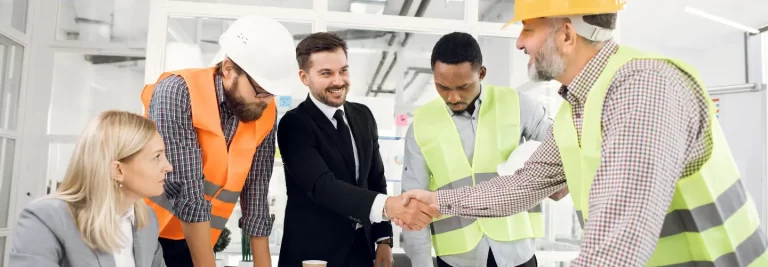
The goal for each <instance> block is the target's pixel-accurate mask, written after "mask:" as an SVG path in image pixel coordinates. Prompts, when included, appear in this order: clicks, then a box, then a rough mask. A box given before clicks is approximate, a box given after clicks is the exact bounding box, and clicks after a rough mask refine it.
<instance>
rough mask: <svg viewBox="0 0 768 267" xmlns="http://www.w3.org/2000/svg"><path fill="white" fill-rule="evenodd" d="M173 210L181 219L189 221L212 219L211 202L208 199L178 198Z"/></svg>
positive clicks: (196, 221) (197, 221)
mask: <svg viewBox="0 0 768 267" xmlns="http://www.w3.org/2000/svg"><path fill="white" fill-rule="evenodd" d="M173 211H174V214H175V215H176V217H178V218H179V220H181V221H183V222H187V223H199V222H206V221H210V220H211V203H210V202H208V201H207V200H202V201H198V200H186V201H185V200H176V201H173Z"/></svg>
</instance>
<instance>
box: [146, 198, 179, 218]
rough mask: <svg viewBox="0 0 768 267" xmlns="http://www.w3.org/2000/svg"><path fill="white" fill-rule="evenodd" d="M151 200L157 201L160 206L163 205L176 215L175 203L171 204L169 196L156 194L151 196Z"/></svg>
mask: <svg viewBox="0 0 768 267" xmlns="http://www.w3.org/2000/svg"><path fill="white" fill-rule="evenodd" d="M149 200H151V201H152V202H155V204H157V205H159V206H160V207H162V208H163V209H165V210H167V211H168V212H170V213H171V214H173V215H174V216H175V215H176V214H175V213H174V212H173V204H171V201H170V200H168V198H167V197H165V194H161V195H159V196H156V197H150V198H149Z"/></svg>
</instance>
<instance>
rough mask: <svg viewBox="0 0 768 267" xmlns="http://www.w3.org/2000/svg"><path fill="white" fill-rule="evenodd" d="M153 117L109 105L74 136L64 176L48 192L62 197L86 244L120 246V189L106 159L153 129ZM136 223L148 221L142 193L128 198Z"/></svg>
mask: <svg viewBox="0 0 768 267" xmlns="http://www.w3.org/2000/svg"><path fill="white" fill-rule="evenodd" d="M156 132H157V128H156V126H155V123H154V122H152V121H151V120H149V119H147V118H144V117H142V116H140V115H137V114H134V113H130V112H126V111H116V110H110V111H105V112H103V113H101V114H99V116H98V117H97V118H95V119H94V120H92V121H91V122H90V124H89V125H88V128H86V129H85V132H84V133H83V135H82V136H81V137H80V140H79V141H78V142H77V145H76V146H75V150H74V152H73V154H72V159H71V160H70V162H69V166H68V168H67V173H66V174H65V176H64V181H63V182H62V184H61V186H60V187H59V190H58V192H57V193H55V194H53V195H51V196H50V197H53V198H58V199H61V200H63V201H65V202H67V203H68V206H69V210H70V212H72V217H73V218H74V219H75V224H76V225H77V229H78V230H80V235H81V236H82V238H83V241H84V242H85V244H86V245H88V247H90V248H91V249H94V250H98V251H101V252H104V253H111V252H114V251H117V250H118V249H120V248H122V247H124V245H125V244H124V243H125V241H126V237H124V236H122V235H121V234H120V233H121V231H120V224H119V218H120V217H122V214H120V213H119V212H118V210H117V207H118V204H120V203H122V202H123V201H124V198H125V196H124V194H123V192H122V190H120V187H119V186H118V184H117V182H116V181H115V180H114V179H113V178H112V173H111V167H110V166H111V164H112V162H114V161H122V162H124V161H126V160H128V159H130V158H131V156H133V155H135V154H136V153H138V152H139V151H141V149H142V148H144V145H146V144H147V143H148V142H149V140H150V139H151V138H152V137H153V136H154V135H155V133H156ZM134 212H135V220H136V221H135V225H136V229H141V228H143V227H144V226H145V225H147V223H148V221H149V214H148V212H149V208H148V207H147V206H146V205H145V204H144V200H143V199H139V200H138V201H136V203H134Z"/></svg>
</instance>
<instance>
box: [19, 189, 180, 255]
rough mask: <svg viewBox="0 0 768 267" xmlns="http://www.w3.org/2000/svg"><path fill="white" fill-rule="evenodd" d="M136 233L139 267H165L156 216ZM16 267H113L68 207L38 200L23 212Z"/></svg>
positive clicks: (135, 241)
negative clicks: (92, 244) (85, 235)
mask: <svg viewBox="0 0 768 267" xmlns="http://www.w3.org/2000/svg"><path fill="white" fill-rule="evenodd" d="M150 211H151V210H150ZM150 214H151V215H150V223H149V225H147V226H146V227H144V229H141V230H139V231H137V230H136V229H135V228H134V230H133V253H134V259H135V261H136V267H163V266H165V262H164V261H163V251H162V249H161V248H160V244H159V243H158V241H157V237H158V226H157V217H155V213H154V212H150ZM10 266H13V267H91V266H100V267H114V266H116V265H115V258H114V256H113V255H112V254H111V253H101V252H96V251H94V250H92V249H90V248H88V246H86V245H85V243H84V242H83V240H82V238H80V232H79V231H78V230H77V227H76V226H75V221H74V219H73V218H72V216H71V215H70V212H69V209H67V204H66V203H64V201H62V200H58V199H39V200H36V201H34V202H32V203H30V204H29V205H28V206H27V207H26V208H25V209H24V211H22V212H21V215H20V217H19V221H18V223H17V224H16V229H15V230H14V234H13V246H12V247H11V253H10Z"/></svg>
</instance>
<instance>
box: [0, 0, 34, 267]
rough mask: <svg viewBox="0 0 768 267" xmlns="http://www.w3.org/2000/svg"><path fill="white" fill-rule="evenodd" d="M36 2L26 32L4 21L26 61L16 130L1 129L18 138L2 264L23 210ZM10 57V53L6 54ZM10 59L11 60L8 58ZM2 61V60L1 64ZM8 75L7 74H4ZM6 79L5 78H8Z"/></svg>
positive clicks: (1, 28) (0, 27)
mask: <svg viewBox="0 0 768 267" xmlns="http://www.w3.org/2000/svg"><path fill="white" fill-rule="evenodd" d="M34 4H35V3H33V2H32V1H30V2H29V3H27V9H26V10H25V12H26V13H27V14H26V21H25V32H21V31H19V30H17V29H16V28H13V27H12V26H10V25H6V24H0V35H3V36H5V37H7V38H9V39H10V40H11V41H13V42H16V43H18V44H19V45H20V46H21V47H22V48H23V49H24V51H23V53H22V60H21V76H20V79H21V80H20V87H19V96H18V97H19V98H18V105H17V111H16V112H17V113H16V114H15V116H16V129H15V130H13V131H9V130H2V131H0V136H2V137H5V138H10V139H13V140H14V142H15V143H14V148H13V149H14V155H13V164H12V165H11V168H13V171H12V174H11V190H10V196H9V199H8V221H7V227H6V228H0V236H2V237H5V250H4V251H2V261H1V263H2V266H8V265H9V264H8V252H9V251H10V248H11V244H12V240H11V238H12V236H11V233H12V231H11V228H12V227H14V226H15V225H16V217H17V216H16V214H17V213H18V211H19V209H18V208H17V204H16V203H17V199H18V194H19V193H18V192H19V190H18V188H19V187H21V184H22V183H23V181H24V180H23V179H21V177H22V175H21V174H22V173H23V172H22V170H21V167H20V166H21V162H22V157H23V153H22V151H24V145H25V142H27V138H26V135H25V133H26V132H25V127H24V126H25V121H26V120H25V115H26V114H25V112H26V107H27V105H26V102H27V95H28V94H27V90H26V88H27V86H28V85H27V81H28V80H29V79H27V77H28V76H29V66H30V64H29V62H30V56H31V54H32V51H31V49H30V44H31V43H32V34H31V31H32V30H31V27H30V24H31V21H32V19H31V18H32V16H31V14H32V12H30V10H31V9H32V6H33V5H34ZM6 57H7V55H6ZM6 60H7V59H6ZM0 64H2V63H0ZM3 75H4V73H3ZM4 80H5V79H4Z"/></svg>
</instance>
